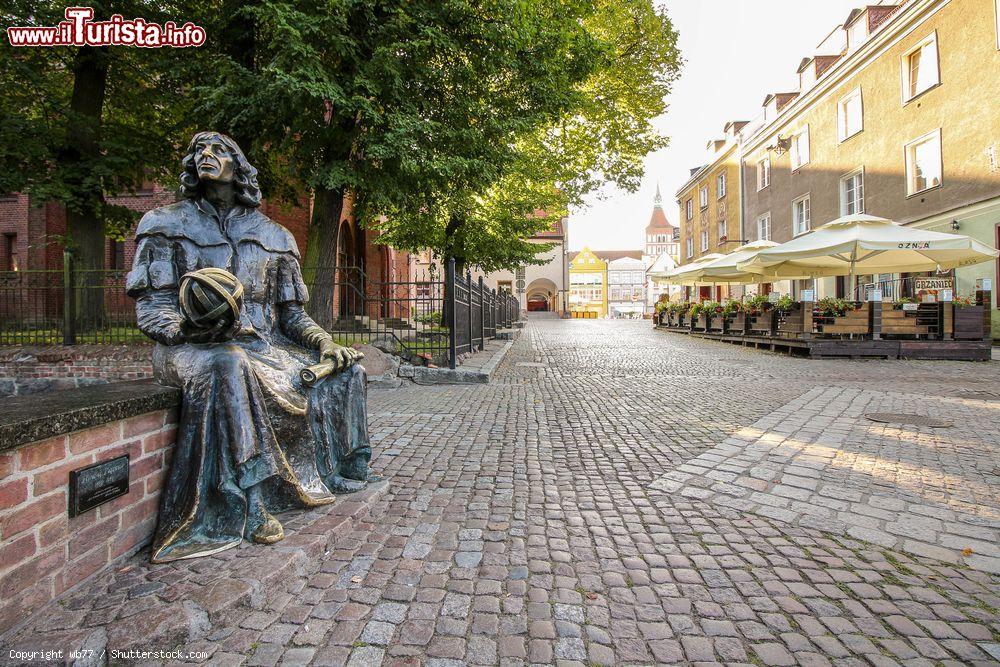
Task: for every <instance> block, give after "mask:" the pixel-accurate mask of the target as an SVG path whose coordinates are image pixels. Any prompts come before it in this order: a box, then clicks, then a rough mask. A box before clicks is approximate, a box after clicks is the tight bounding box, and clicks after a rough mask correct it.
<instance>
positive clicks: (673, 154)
mask: <svg viewBox="0 0 1000 667" xmlns="http://www.w3.org/2000/svg"><path fill="white" fill-rule="evenodd" d="M660 4H662V5H663V6H664V7H666V10H667V15H668V16H669V17H670V19H671V21H672V22H673V24H674V28H675V30H677V31H678V33H679V35H678V39H679V44H678V45H679V47H680V51H681V54H682V56H683V58H684V61H685V64H684V67H683V69H682V70H681V76H680V78H679V79H678V80H677V81H676V82H675V83H674V88H673V90H672V91H671V93H670V95H668V96H667V104H668V107H667V112H666V113H665V114H664V115H663V116H660V117H659V118H658V119H657V120H656V121H655V123H656V127H657V128H658V129H659V130H660V131H661V132H663V133H664V134H665V135H666V136H668V137H670V145H669V146H667V148H665V149H663V150H661V151H657V152H656V153H652V154H650V155H649V156H647V158H646V175H645V177H644V178H643V181H642V185H641V186H640V188H639V190H638V191H637V192H635V193H629V192H625V191H621V190H618V189H617V188H614V187H613V186H610V187H605V189H604V191H603V192H602V193H601V194H602V195H603V196H604V198H603V199H599V198H598V197H596V196H592V197H591V198H590V201H589V202H588V204H589V206H588V207H587V208H585V209H582V210H574V211H571V212H570V230H569V237H570V238H569V245H570V248H571V249H573V250H579V249H581V248H583V247H584V246H589V247H590V248H591V249H595V250H630V249H639V248H642V245H643V242H644V236H643V230H644V229H645V227H646V225H647V224H648V223H649V216H650V214H651V213H652V210H653V196H654V194H655V192H656V184H657V181H659V184H660V192H661V194H662V195H663V209H664V211H665V212H666V214H667V219H668V220H670V222H672V223H674V224H677V204H676V198H675V196H674V193H675V192H677V189H678V188H679V187H680V186H682V185H683V184H684V183H685V181H687V178H688V175H689V173H690V171H689V170H690V169H691V168H692V167H698V166H701V165H703V164H705V163H706V162H707V159H706V157H707V152H706V150H705V146H706V144H707V143H708V142H709V141H710V140H711V139H716V138H721V137H722V134H723V133H722V127H723V125H725V124H726V122H727V121H730V120H750V119H752V118H754V117H756V116H757V115H758V114H759V113H760V112H761V103H762V102H763V101H764V96H765V95H767V94H768V93H770V92H788V91H792V90H796V89H797V88H798V75H797V74H796V71H795V70H796V69H797V68H798V66H799V61H800V60H801V59H802V58H803V57H805V56H808V55H811V54H813V53H814V50H815V48H816V46H817V45H818V44H819V43H820V42H821V41H822V40H823V39H824V38H825V37H826V36H827V35H828V34H829V33H830V31H831V30H833V28H835V27H836V26H837V25H839V24H841V23H843V22H844V20H845V19H846V18H847V15H848V14H849V13H850V12H851V10H852V9H853V8H855V7H860V6H863V5H864V4H866V3H865V2H862V0H667V1H666V2H663V3H660ZM868 4H876V3H875V2H870V3H868Z"/></svg>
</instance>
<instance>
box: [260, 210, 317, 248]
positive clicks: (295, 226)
mask: <svg viewBox="0 0 1000 667" xmlns="http://www.w3.org/2000/svg"><path fill="white" fill-rule="evenodd" d="M260 210H261V213H263V214H264V215H266V216H267V217H269V218H271V220H274V221H275V222H277V223H279V224H281V225H283V226H284V227H285V228H286V229H288V231H290V232H291V233H292V236H294V237H295V243H296V244H298V246H299V252H300V253H303V254H304V253H305V251H306V242H307V241H308V240H309V220H310V219H311V218H312V198H311V197H306V196H303V197H302V199H301V200H300V201H299V203H298V204H297V205H294V206H293V205H288V204H278V203H272V202H269V201H266V200H265V201H264V202H263V203H262V204H261V206H260Z"/></svg>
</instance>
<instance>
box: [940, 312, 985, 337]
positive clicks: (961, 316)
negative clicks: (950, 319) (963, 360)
mask: <svg viewBox="0 0 1000 667" xmlns="http://www.w3.org/2000/svg"><path fill="white" fill-rule="evenodd" d="M947 305H948V304H945V307H947ZM952 307H953V308H954V309H955V319H954V327H955V329H954V337H955V340H982V339H983V336H984V335H985V332H984V331H983V307H982V306H969V307H968V308H959V307H958V306H954V305H953V306H952Z"/></svg>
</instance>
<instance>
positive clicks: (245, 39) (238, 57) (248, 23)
mask: <svg viewBox="0 0 1000 667" xmlns="http://www.w3.org/2000/svg"><path fill="white" fill-rule="evenodd" d="M258 4H260V3H259V2H256V1H254V0H250V1H246V2H245V1H243V0H224V1H223V3H222V14H223V16H225V17H227V18H226V20H225V23H224V25H223V28H222V34H221V35H220V41H221V43H222V45H223V50H224V51H225V53H226V55H227V56H229V57H230V58H232V59H233V61H235V62H237V63H239V64H240V66H242V67H244V68H245V69H246V70H247V71H249V72H254V73H255V74H256V73H257V67H256V58H255V56H256V49H257V40H256V36H255V31H256V29H257V24H256V20H255V19H254V18H252V16H251V15H250V13H249V11H248V10H249V9H250V8H251V7H254V6H256V5H258ZM226 132H227V134H229V136H230V137H232V138H233V139H234V140H235V141H236V143H237V144H238V145H239V147H240V148H242V149H243V151H244V153H247V154H249V151H252V150H253V146H254V139H255V137H254V136H253V134H252V133H251V132H250V131H249V129H248V128H247V126H246V123H242V124H241V125H240V126H239V127H236V126H232V125H231V126H230V127H228V128H226ZM256 166H258V168H261V169H266V166H264V163H261V164H258V165H256ZM261 180H263V181H264V183H262V186H263V185H264V184H269V183H268V181H269V174H262V175H261Z"/></svg>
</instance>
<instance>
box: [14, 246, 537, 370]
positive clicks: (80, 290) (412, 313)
mask: <svg viewBox="0 0 1000 667" xmlns="http://www.w3.org/2000/svg"><path fill="white" fill-rule="evenodd" d="M63 262H64V263H63V268H62V269H56V270H25V271H8V272H0V345H76V344H81V343H96V344H136V343H148V342H149V339H147V338H146V337H145V336H144V335H143V334H142V332H141V331H139V329H138V327H137V325H136V317H135V301H134V300H133V299H131V298H129V297H128V296H126V294H125V275H126V273H127V272H126V271H123V270H81V269H77V268H75V266H74V263H73V258H72V256H71V254H69V253H66V254H65V255H64V258H63ZM304 273H306V274H307V275H309V274H310V270H309V269H305V270H304ZM326 273H327V274H328V275H332V276H333V286H334V296H333V304H332V307H333V311H334V312H333V325H332V326H331V327H330V333H331V334H332V335H333V336H334V338H335V340H337V342H339V343H341V344H343V345H351V344H355V343H368V344H371V343H375V342H377V341H383V342H384V343H386V344H387V345H390V346H391V348H392V351H393V352H395V353H397V354H399V355H400V356H406V357H420V358H421V359H422V360H424V361H427V362H431V363H435V364H442V365H443V364H448V365H449V366H451V367H453V368H454V366H455V364H456V363H457V360H458V355H459V354H463V353H467V352H473V351H476V350H482V349H483V348H484V347H485V343H486V341H487V340H490V339H493V338H496V337H498V336H499V335H501V334H503V333H504V330H506V329H509V328H510V327H512V326H513V322H514V321H515V320H517V319H518V316H519V314H520V309H519V306H518V302H517V299H516V298H514V297H513V296H511V295H510V294H508V293H506V292H497V290H494V289H490V288H487V287H485V286H484V285H483V281H482V279H479V281H478V282H474V281H473V280H472V278H471V276H470V275H468V274H466V276H464V277H463V276H456V275H455V271H454V261H451V262H449V263H448V271H447V272H446V275H445V277H444V279H439V278H437V277H436V276H433V275H428V276H423V277H421V278H420V279H416V280H372V279H371V278H370V277H369V276H367V275H366V274H365V272H364V271H363V270H362V269H361V268H359V267H338V268H336V269H335V270H333V271H330V272H326Z"/></svg>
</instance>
